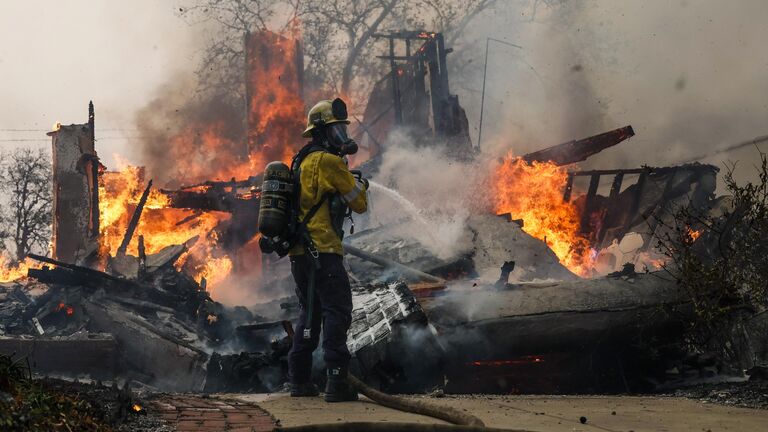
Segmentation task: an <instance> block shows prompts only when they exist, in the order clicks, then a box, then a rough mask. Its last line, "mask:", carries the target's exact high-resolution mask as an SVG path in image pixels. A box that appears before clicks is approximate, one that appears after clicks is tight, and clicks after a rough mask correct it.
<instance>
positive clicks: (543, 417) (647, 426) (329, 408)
mask: <svg viewBox="0 0 768 432" xmlns="http://www.w3.org/2000/svg"><path fill="white" fill-rule="evenodd" d="M217 397H219V398H224V399H229V400H238V401H241V402H246V403H255V404H258V406H259V407H260V408H262V409H264V410H265V411H267V412H269V413H270V414H271V415H272V416H273V417H274V418H275V419H276V420H279V421H280V423H281V424H282V425H283V426H300V425H306V424H317V423H338V422H361V421H378V422H417V423H438V422H439V421H438V420H434V419H431V418H428V417H423V416H417V415H413V414H407V413H403V412H400V411H396V410H392V409H389V408H385V407H382V406H379V405H377V404H375V403H372V402H370V401H367V400H362V401H360V402H348V403H339V404H333V405H330V404H326V403H325V402H324V401H323V400H322V398H320V397H317V398H300V399H299V398H290V397H288V395H286V394H270V395H219V396H217ZM428 399H429V400H430V401H431V402H434V403H435V404H438V405H445V406H452V407H454V408H457V409H460V410H467V411H468V412H471V413H472V414H474V415H476V416H478V417H480V418H481V419H482V420H483V421H484V422H485V423H486V425H487V426H490V427H497V428H519V429H529V430H535V431H541V432H550V431H552V432H560V431H562V432H565V431H568V432H574V431H611V432H613V431H625V432H626V431H634V432H646V431H647V432H651V431H653V432H659V431H662V432H663V431H670V432H672V431H675V432H678V431H679V432H685V431H691V432H702V431H712V432H718V431H768V410H756V409H749V408H735V407H728V406H722V405H712V404H707V403H701V402H698V401H694V400H690V399H684V398H671V397H632V396H495V395H494V396H446V397H443V398H428ZM580 417H586V423H585V424H582V423H581V422H580Z"/></svg>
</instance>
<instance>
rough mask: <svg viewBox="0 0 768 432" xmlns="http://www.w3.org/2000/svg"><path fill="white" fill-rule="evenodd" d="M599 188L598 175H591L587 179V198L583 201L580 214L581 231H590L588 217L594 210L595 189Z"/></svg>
mask: <svg viewBox="0 0 768 432" xmlns="http://www.w3.org/2000/svg"><path fill="white" fill-rule="evenodd" d="M598 186H600V175H599V174H593V175H592V177H591V178H590V179H589V189H588V190H587V198H586V200H585V201H584V210H582V213H581V231H582V232H588V231H589V230H590V229H589V228H590V217H591V216H592V211H593V209H594V207H595V206H594V203H595V196H596V195H597V188H598Z"/></svg>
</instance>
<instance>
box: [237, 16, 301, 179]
mask: <svg viewBox="0 0 768 432" xmlns="http://www.w3.org/2000/svg"><path fill="white" fill-rule="evenodd" d="M297 29H298V27H296V26H294V27H293V29H292V32H293V36H292V37H285V36H281V35H279V34H276V33H272V32H269V31H262V32H257V33H253V34H251V36H250V39H249V40H248V42H247V43H246V49H247V51H248V56H247V57H248V65H247V67H248V77H247V83H246V85H247V86H248V89H249V90H250V91H249V93H250V94H249V101H248V137H247V139H248V149H249V155H250V160H251V165H252V166H255V168H257V169H258V171H259V172H260V171H261V170H262V169H263V168H264V166H265V165H266V163H268V162H271V161H274V160H282V161H283V162H288V161H290V160H291V158H292V157H293V155H294V154H295V153H296V151H298V150H299V148H300V147H301V145H302V142H301V138H300V137H301V132H303V130H304V127H305V126H306V125H305V124H304V119H305V118H306V117H305V112H304V102H303V101H302V99H301V91H302V89H301V81H302V78H301V74H302V71H301V70H300V68H299V66H298V65H299V63H298V61H299V60H300V59H299V57H300V56H301V50H300V48H299V42H298V38H297V36H298V30H297Z"/></svg>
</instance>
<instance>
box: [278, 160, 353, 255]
mask: <svg viewBox="0 0 768 432" xmlns="http://www.w3.org/2000/svg"><path fill="white" fill-rule="evenodd" d="M300 176H301V178H300V179H299V181H300V183H301V195H300V197H299V207H300V208H299V220H300V221H303V220H304V217H306V215H307V213H308V212H309V210H310V209H311V208H312V207H313V206H315V204H317V203H318V202H320V199H322V197H323V196H324V195H325V194H328V193H338V194H339V195H341V197H342V199H343V200H344V202H345V203H346V204H347V205H348V206H349V208H351V209H352V211H354V212H355V213H364V212H365V211H366V210H367V208H368V199H367V196H366V195H367V194H366V190H365V186H364V185H363V184H362V183H361V182H358V181H357V180H356V179H355V177H354V176H353V175H352V173H350V172H349V168H348V167H347V164H346V162H345V161H344V159H342V158H340V157H339V156H336V155H334V154H331V153H327V152H323V151H316V152H313V153H310V154H309V155H307V157H306V158H304V160H303V161H302V162H301V175H300ZM307 228H308V230H309V235H310V236H311V237H312V241H313V242H314V243H315V247H316V248H317V251H318V252H320V253H335V254H338V255H344V250H343V248H342V246H341V239H340V238H339V236H338V235H337V234H336V232H335V231H334V230H333V224H332V222H331V214H330V211H329V207H328V199H326V201H325V202H324V203H323V205H322V206H321V207H320V209H318V211H317V213H315V215H314V217H312V219H311V220H310V221H309V224H308V225H307ZM303 253H304V245H303V244H301V243H299V244H297V245H296V246H294V247H293V248H292V249H291V251H290V255H301V254H303Z"/></svg>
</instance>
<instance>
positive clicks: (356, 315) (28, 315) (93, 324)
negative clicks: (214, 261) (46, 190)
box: [0, 239, 441, 392]
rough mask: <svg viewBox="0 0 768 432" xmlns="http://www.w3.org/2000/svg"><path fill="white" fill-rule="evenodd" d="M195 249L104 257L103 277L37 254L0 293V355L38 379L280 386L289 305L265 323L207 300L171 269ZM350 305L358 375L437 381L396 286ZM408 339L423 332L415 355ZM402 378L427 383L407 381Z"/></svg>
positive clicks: (427, 336) (422, 324)
mask: <svg viewBox="0 0 768 432" xmlns="http://www.w3.org/2000/svg"><path fill="white" fill-rule="evenodd" d="M193 243H194V239H193V241H190V242H187V244H185V245H174V246H169V247H167V248H165V249H163V250H162V251H160V252H159V253H157V254H151V255H147V256H146V257H145V258H143V259H140V258H138V257H134V256H131V255H124V254H120V255H118V256H116V257H110V258H109V259H108V263H107V266H106V267H107V271H103V272H102V271H98V270H94V269H91V268H87V267H81V266H77V265H73V264H67V263H63V262H60V261H56V260H53V259H50V258H46V257H40V256H34V257H35V258H37V259H39V260H41V261H43V262H44V263H46V265H45V266H43V267H42V268H40V269H30V271H29V278H26V279H20V280H18V281H16V282H13V283H5V284H2V285H0V299H2V300H3V301H2V302H0V335H1V336H0V352H4V353H7V354H12V353H15V354H17V355H23V356H28V357H29V358H30V359H31V362H32V364H33V365H34V369H35V371H37V372H38V373H40V374H44V375H53V376H68V377H72V376H74V377H87V378H91V379H100V380H101V379H104V380H108V379H114V378H117V377H120V378H123V379H131V380H134V381H137V382H141V383H142V384H145V385H148V386H150V387H154V388H157V389H161V390H167V391H206V392H216V391H235V392H237V391H248V392H268V391H275V390H278V389H280V388H282V386H283V384H284V383H285V382H286V380H287V364H286V355H287V354H288V351H289V349H290V346H291V338H292V337H293V327H292V324H291V321H295V319H296V317H297V316H298V313H299V308H298V304H297V302H296V300H295V299H293V298H291V299H285V301H281V302H273V303H270V304H268V305H262V307H263V309H262V310H260V312H263V315H262V314H257V313H254V312H252V311H250V310H249V309H247V308H245V307H242V306H238V307H234V308H232V307H227V306H224V305H222V304H221V303H218V302H216V301H214V300H213V299H211V296H210V293H209V292H208V291H206V289H205V280H204V279H203V280H202V281H201V282H202V283H198V282H196V281H195V280H194V279H192V278H191V277H190V276H189V275H187V274H186V273H184V272H183V271H179V270H177V269H176V267H175V266H174V264H175V263H176V262H177V261H178V260H179V259H180V257H181V256H182V255H183V254H184V253H185V252H186V251H187V250H188V248H189V247H190V246H191V245H192V244H193ZM353 305H354V310H353V325H352V329H351V331H350V339H349V346H350V349H351V351H352V352H353V353H355V354H356V363H355V367H356V370H357V371H358V373H359V374H361V376H364V377H367V378H368V379H369V380H370V381H371V382H377V383H379V384H380V385H382V386H389V387H393V386H395V387H396V386H397V384H398V383H402V382H405V381H408V382H409V384H408V385H409V386H411V387H410V390H411V391H413V389H414V387H413V386H414V385H416V384H418V385H422V386H426V385H434V383H435V382H437V381H438V380H439V379H440V377H441V375H440V372H439V371H440V370H439V369H435V368H431V366H434V365H435V364H439V361H440V360H439V359H440V357H441V351H440V350H439V345H438V344H437V343H436V342H435V339H434V335H432V334H431V333H430V332H429V331H428V329H427V326H428V322H427V318H426V315H425V314H424V312H423V310H422V309H421V307H420V305H419V304H418V303H417V302H416V300H415V298H414V297H413V295H412V294H411V292H410V290H409V289H408V287H407V285H406V284H405V283H403V282H396V283H390V284H383V283H382V284H375V285H371V284H369V285H358V286H355V288H354V291H353ZM405 333H414V334H416V333H419V334H422V336H420V339H419V340H418V343H419V344H420V348H419V349H414V346H413V345H409V344H408V343H406V342H403V341H405V340H410V338H411V336H408V337H406V336H404V334H405ZM393 341H395V342H397V343H392V342H393ZM424 352H430V353H431V358H433V359H434V360H433V363H427V362H425V361H424V356H422V355H421V354H420V353H424ZM406 363H408V364H406ZM409 364H411V365H415V364H418V365H420V366H422V369H418V368H417V369H416V373H414V369H413V368H412V367H409ZM318 367H319V366H318ZM424 367H426V368H424ZM429 368H431V369H429ZM406 370H408V375H409V378H414V377H416V376H423V377H424V379H423V380H413V379H411V380H407V379H405V376H404V373H405V372H404V371H406ZM419 370H424V371H425V373H423V374H422V373H421V372H419ZM426 371H431V372H432V373H431V374H427V373H426ZM318 375H320V374H318ZM401 388H403V389H408V388H406V387H401Z"/></svg>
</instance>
